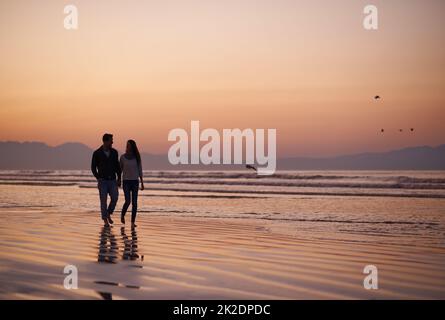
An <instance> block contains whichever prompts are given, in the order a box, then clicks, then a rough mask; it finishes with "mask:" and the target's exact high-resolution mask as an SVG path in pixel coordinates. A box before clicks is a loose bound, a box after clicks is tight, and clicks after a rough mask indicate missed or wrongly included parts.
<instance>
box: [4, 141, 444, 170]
mask: <svg viewBox="0 0 445 320" xmlns="http://www.w3.org/2000/svg"><path fill="white" fill-rule="evenodd" d="M92 152H93V150H92V149H91V148H89V147H88V146H86V145H84V144H81V143H65V144H62V145H60V146H57V147H51V146H48V145H47V144H45V143H41V142H23V143H20V142H13V141H7V142H0V155H1V156H0V169H3V170H5V169H11V170H12V169H22V170H25V169H32V170H39V169H40V170H46V169H49V170H63V169H89V166H90V161H91V154H92ZM142 159H143V167H144V169H146V170H194V169H199V170H224V169H235V170H239V169H243V166H240V165H234V166H223V165H215V166H205V165H193V166H191V165H181V166H173V165H171V164H170V163H169V162H168V159H167V156H166V155H153V154H146V153H144V154H142ZM277 170H445V145H440V146H437V147H429V146H421V147H411V148H405V149H400V150H394V151H390V152H380V153H360V154H354V155H344V156H338V157H329V158H309V157H293V158H282V159H278V160H277Z"/></svg>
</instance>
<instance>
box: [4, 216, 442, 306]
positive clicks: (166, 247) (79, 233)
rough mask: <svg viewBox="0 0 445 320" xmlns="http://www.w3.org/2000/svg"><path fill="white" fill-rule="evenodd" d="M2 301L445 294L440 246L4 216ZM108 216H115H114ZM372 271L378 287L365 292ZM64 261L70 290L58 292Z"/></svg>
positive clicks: (213, 225) (233, 228)
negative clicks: (367, 269)
mask: <svg viewBox="0 0 445 320" xmlns="http://www.w3.org/2000/svg"><path fill="white" fill-rule="evenodd" d="M1 215H2V217H1V218H2V223H1V226H0V229H1V230H0V284H1V285H0V298H1V299H46V298H49V299H65V298H68V299H110V298H112V299H319V298H321V299H337V298H338V299H344V298H354V299H355V298H365V299H376V298H377V299H380V298H383V299H388V298H389V299H400V298H441V299H444V298H445V272H444V270H445V249H443V248H424V247H415V246H402V245H401V246H395V245H384V244H379V245H372V244H365V243H359V242H350V243H348V242H340V241H333V240H330V241H327V240H326V241H321V240H309V239H305V238H303V237H302V238H298V237H292V236H289V235H285V234H279V233H276V232H275V231H271V230H270V229H269V228H268V227H267V225H262V224H242V223H239V222H237V221H231V220H216V219H215V220H213V219H205V220H199V219H192V218H165V217H148V216H142V217H141V218H140V219H139V221H138V227H137V228H136V229H135V230H131V228H130V227H129V226H128V225H127V226H126V227H124V228H121V224H120V222H118V221H116V222H115V225H114V226H113V227H112V228H111V229H108V228H104V227H103V226H102V225H101V223H100V221H99V219H98V217H97V215H95V214H92V213H63V212H45V211H39V210H33V209H30V210H28V211H24V210H10V211H3V212H2V213H1ZM115 220H118V219H117V216H116V217H115ZM369 264H372V265H376V266H377V267H378V271H379V274H378V275H379V289H378V290H373V291H370V290H365V289H364V287H363V279H364V277H365V275H364V274H363V268H364V266H365V265H369ZM66 265H75V266H76V267H77V268H78V272H79V289H77V290H66V289H65V288H64V286H63V281H64V277H65V275H64V274H63V270H64V267H65V266H66Z"/></svg>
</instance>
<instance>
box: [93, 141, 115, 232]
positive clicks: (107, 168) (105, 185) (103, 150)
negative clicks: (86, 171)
mask: <svg viewBox="0 0 445 320" xmlns="http://www.w3.org/2000/svg"><path fill="white" fill-rule="evenodd" d="M102 141H103V144H102V146H101V147H100V148H99V149H97V150H96V151H94V153H93V157H92V159H91V172H92V173H93V175H94V176H95V177H96V179H97V188H98V189H99V198H100V211H101V214H102V220H103V221H104V224H105V226H109V225H110V224H113V220H112V219H111V215H112V214H113V212H114V208H115V207H116V203H117V198H118V196H119V191H118V186H120V184H121V167H120V165H119V155H118V153H117V151H116V149H114V148H112V145H113V135H112V134H109V133H105V134H104V135H103V137H102ZM116 179H117V181H116ZM108 195H110V204H109V205H108V207H107V198H108Z"/></svg>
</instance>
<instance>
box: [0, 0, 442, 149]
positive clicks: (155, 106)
mask: <svg viewBox="0 0 445 320" xmlns="http://www.w3.org/2000/svg"><path fill="white" fill-rule="evenodd" d="M67 4H74V5H76V6H77V8H78V10H79V29H78V30H71V31H69V30H65V29H64V26H63V20H64V17H65V15H64V13H63V8H64V6H65V5H67ZM367 4H374V5H376V6H377V7H378V9H379V30H377V31H367V30H365V29H364V28H363V26H362V22H363V18H364V14H363V8H364V6H365V5H367ZM376 94H378V95H380V96H381V97H382V99H381V100H379V101H375V100H373V96H374V95H376ZM191 120H200V122H201V127H202V128H207V127H212V128H217V129H223V128H253V129H254V128H276V129H277V149H278V155H279V156H290V155H295V156H309V155H313V156H329V155H338V154H345V153H355V152H363V151H385V150H390V149H395V148H402V147H406V146H417V145H438V144H442V143H445V125H444V120H445V1H443V0H417V1H412V0H381V1H377V0H367V1H361V0H339V1H325V0H324V1H320V0H304V1H297V0H274V1H272V0H268V1H265V0H224V1H222V0H219V1H213V0H176V1H169V0H157V1H150V0H146V1H142V0H138V1H135V0H127V1H122V0H98V1H92V0H84V1H81V0H72V1H60V0H51V1H50V0H32V1H31V0H1V1H0V141H5V140H14V141H43V142H46V143H48V144H50V145H57V144H61V143H64V142H68V141H70V142H82V143H85V144H87V145H89V146H91V147H95V146H98V145H99V144H100V138H101V135H102V134H103V133H104V132H111V133H114V135H115V145H116V147H117V148H119V149H123V148H124V143H125V141H126V139H128V138H133V139H135V140H136V141H138V142H139V144H140V146H141V149H142V150H143V151H144V152H148V153H166V152H167V150H168V148H169V146H170V145H171V143H170V142H168V141H167V134H168V132H169V131H170V130H171V129H174V128H186V129H187V130H189V126H190V121H191ZM411 127H414V128H415V131H414V132H413V133H411V132H408V130H409V128H411ZM382 128H385V133H384V134H382V133H381V132H380V129H382ZM400 128H403V129H405V131H404V132H403V133H400V132H399V129H400Z"/></svg>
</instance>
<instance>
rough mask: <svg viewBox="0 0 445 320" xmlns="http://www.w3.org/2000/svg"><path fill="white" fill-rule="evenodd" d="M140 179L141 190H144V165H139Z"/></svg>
mask: <svg viewBox="0 0 445 320" xmlns="http://www.w3.org/2000/svg"><path fill="white" fill-rule="evenodd" d="M139 179H141V190H144V189H145V186H144V175H143V171H142V164H139Z"/></svg>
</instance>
